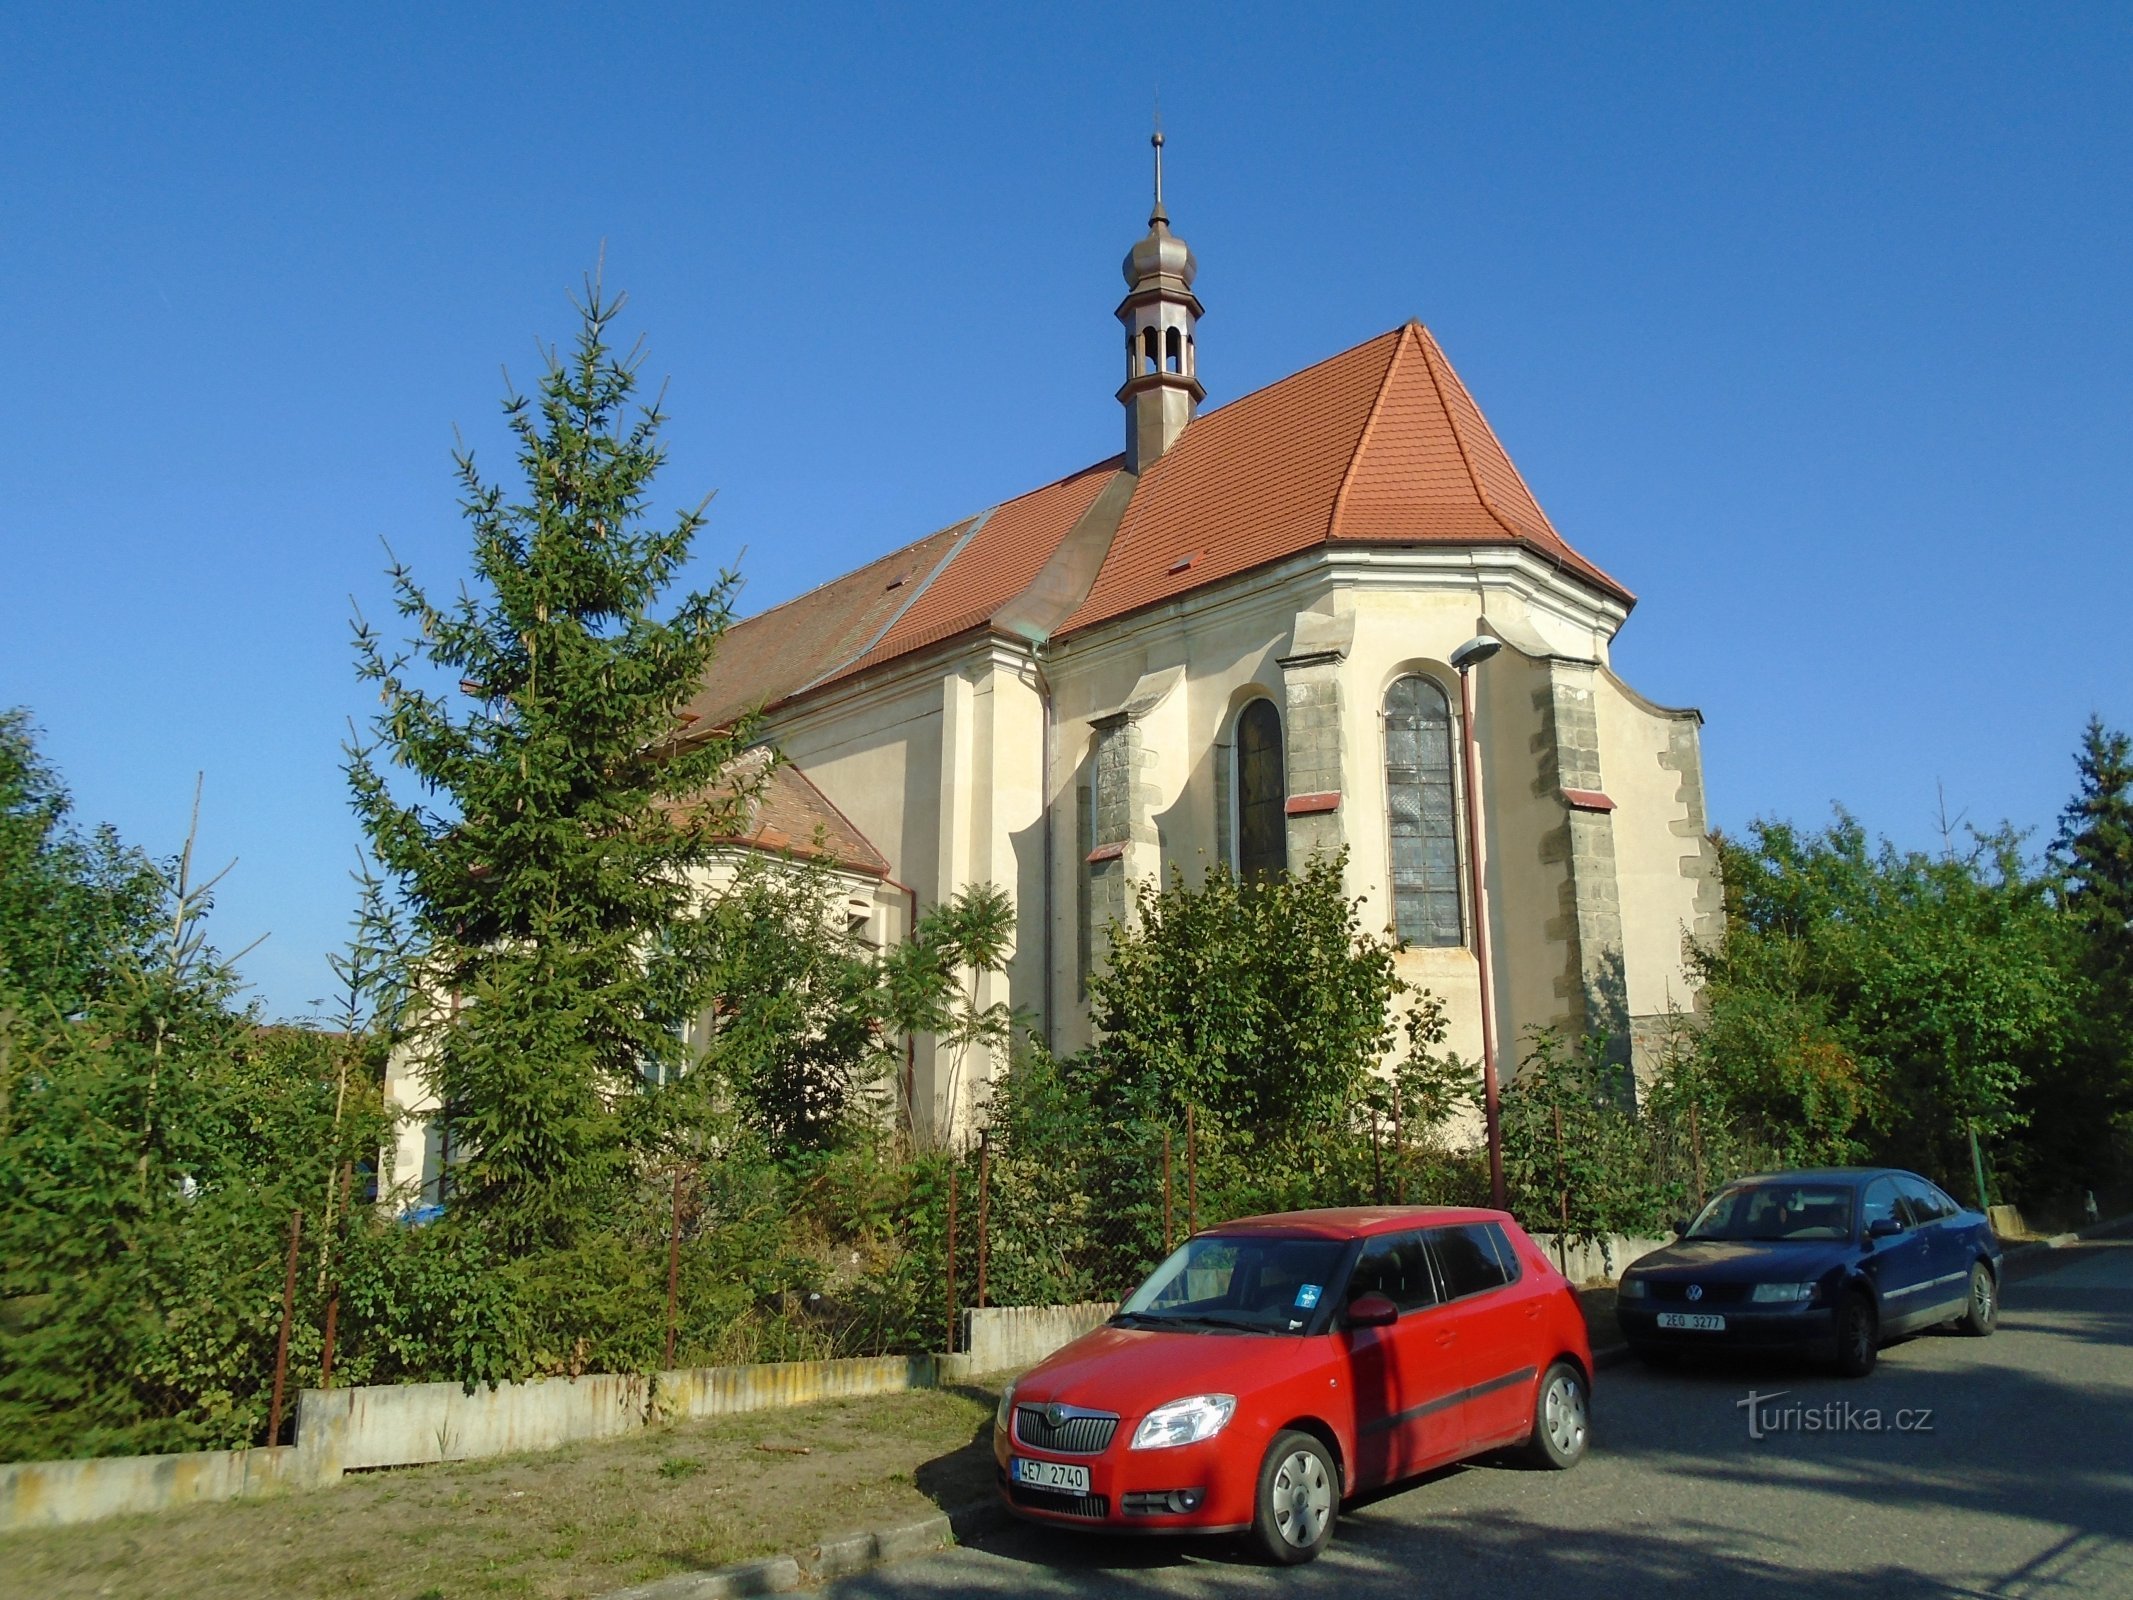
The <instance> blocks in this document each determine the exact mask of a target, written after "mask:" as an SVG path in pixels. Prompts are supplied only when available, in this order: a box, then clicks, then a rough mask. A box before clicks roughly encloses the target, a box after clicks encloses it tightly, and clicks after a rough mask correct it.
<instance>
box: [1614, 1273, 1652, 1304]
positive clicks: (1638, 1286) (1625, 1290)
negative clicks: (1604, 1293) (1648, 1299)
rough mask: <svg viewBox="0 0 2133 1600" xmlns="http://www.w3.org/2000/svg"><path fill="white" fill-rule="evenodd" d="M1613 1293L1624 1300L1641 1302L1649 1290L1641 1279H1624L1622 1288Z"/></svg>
mask: <svg viewBox="0 0 2133 1600" xmlns="http://www.w3.org/2000/svg"><path fill="white" fill-rule="evenodd" d="M1615 1292H1616V1293H1617V1294H1619V1295H1620V1296H1621V1297H1622V1298H1623V1299H1625V1300H1642V1299H1643V1298H1644V1297H1645V1296H1646V1295H1648V1294H1650V1293H1651V1290H1650V1289H1649V1288H1648V1287H1647V1286H1646V1285H1645V1282H1644V1280H1643V1279H1642V1278H1624V1279H1623V1280H1622V1287H1621V1288H1619V1289H1617V1290H1616V1291H1615Z"/></svg>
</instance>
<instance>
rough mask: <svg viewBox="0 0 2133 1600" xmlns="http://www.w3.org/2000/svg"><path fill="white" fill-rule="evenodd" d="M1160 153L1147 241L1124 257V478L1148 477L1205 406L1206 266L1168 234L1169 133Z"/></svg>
mask: <svg viewBox="0 0 2133 1600" xmlns="http://www.w3.org/2000/svg"><path fill="white" fill-rule="evenodd" d="M1149 143H1150V144H1152V145H1153V146H1154V147H1155V210H1154V211H1153V212H1152V213H1151V214H1150V215H1149V218H1148V234H1147V237H1146V238H1144V239H1142V240H1141V241H1140V243H1138V244H1136V245H1135V246H1134V247H1133V248H1132V250H1131V251H1129V252H1128V253H1127V255H1126V262H1125V268H1124V271H1125V274H1126V286H1127V287H1126V298H1125V299H1123V300H1121V301H1120V302H1119V303H1118V320H1119V321H1120V322H1122V323H1124V324H1125V328H1126V381H1125V384H1124V386H1123V387H1121V388H1120V389H1119V391H1118V398H1119V402H1120V403H1121V404H1122V405H1124V406H1125V408H1126V470H1127V471H1128V472H1135V473H1138V472H1145V471H1146V470H1147V469H1148V468H1149V467H1151V466H1152V465H1154V464H1155V462H1156V460H1157V458H1158V457H1160V456H1161V455H1162V453H1163V452H1164V451H1165V450H1168V449H1169V448H1170V447H1171V446H1172V445H1173V444H1175V443H1177V440H1178V435H1179V434H1181V433H1183V432H1184V431H1185V425H1186V424H1187V423H1189V422H1190V421H1192V419H1193V414H1194V413H1195V412H1196V411H1197V410H1198V409H1199V405H1200V402H1201V401H1202V400H1205V399H1206V398H1207V391H1206V389H1204V388H1202V387H1201V385H1200V379H1199V374H1198V370H1197V369H1198V364H1199V363H1198V352H1197V350H1196V349H1195V346H1194V335H1195V333H1196V331H1197V330H1198V327H1199V322H1200V317H1201V314H1202V311H1201V306H1200V302H1199V300H1198V299H1197V298H1196V297H1195V296H1194V294H1193V292H1192V280H1193V279H1194V277H1195V276H1197V275H1198V273H1199V270H1200V264H1199V263H1198V262H1197V261H1195V260H1194V259H1193V255H1192V251H1191V249H1190V248H1189V247H1188V246H1187V245H1186V243H1185V241H1184V240H1183V239H1180V238H1179V237H1178V236H1177V235H1176V234H1174V233H1172V232H1171V231H1170V217H1169V214H1168V213H1167V212H1165V211H1164V209H1163V131H1162V129H1160V128H1158V129H1157V130H1156V132H1155V136H1154V138H1152V139H1151V140H1149Z"/></svg>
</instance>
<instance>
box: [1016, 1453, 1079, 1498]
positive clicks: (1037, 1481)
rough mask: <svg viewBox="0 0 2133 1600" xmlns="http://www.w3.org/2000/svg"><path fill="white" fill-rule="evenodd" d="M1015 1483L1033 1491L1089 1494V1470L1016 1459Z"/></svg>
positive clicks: (1057, 1463) (1052, 1462)
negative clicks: (1043, 1490)
mask: <svg viewBox="0 0 2133 1600" xmlns="http://www.w3.org/2000/svg"><path fill="white" fill-rule="evenodd" d="M1013 1472H1014V1479H1015V1482H1017V1483H1019V1484H1022V1485H1024V1486H1025V1487H1027V1488H1031V1489H1052V1490H1056V1491H1057V1492H1058V1493H1060V1494H1087V1493H1088V1492H1089V1469H1088V1468H1087V1467H1070V1466H1068V1465H1067V1464H1066V1463H1065V1462H1064V1461H1027V1460H1024V1459H1023V1458H1022V1457H1021V1456H1016V1457H1015V1458H1014V1467H1013Z"/></svg>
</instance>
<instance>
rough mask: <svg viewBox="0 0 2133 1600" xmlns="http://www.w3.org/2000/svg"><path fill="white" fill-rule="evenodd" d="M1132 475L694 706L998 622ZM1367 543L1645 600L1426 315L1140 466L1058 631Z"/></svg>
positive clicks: (1073, 498) (781, 630) (800, 680)
mask: <svg viewBox="0 0 2133 1600" xmlns="http://www.w3.org/2000/svg"><path fill="white" fill-rule="evenodd" d="M1118 470H1119V461H1118V460H1117V459H1116V458H1114V459H1112V460H1110V461H1105V462H1100V463H1098V464H1097V465H1095V466H1092V467H1089V468H1086V469H1084V470H1083V471H1081V472H1077V473H1074V474H1073V475H1071V476H1069V477H1066V478H1062V479H1060V480H1059V481H1058V482H1056V483H1052V484H1047V485H1046V486H1045V487H1043V488H1041V489H1036V490H1032V491H1031V492H1030V493H1028V494H1025V495H1022V496H1020V497H1018V498H1016V499H1013V500H1009V501H1005V502H1003V503H1002V504H1000V505H998V506H995V507H994V508H993V509H992V510H991V511H989V512H987V513H985V514H983V515H981V516H978V517H973V518H970V519H968V520H967V521H964V522H959V523H956V524H954V525H953V526H951V527H947V528H943V529H942V530H941V531H940V532H938V533H935V534H932V535H929V536H928V537H927V538H924V539H921V540H919V541H918V543H916V544H913V545H907V546H906V547H905V548H903V549H902V550H899V551H897V552H895V553H894V554H893V555H889V556H885V557H883V558H882V559H881V560H879V561H876V562H874V563H873V564H871V565H870V566H866V567H862V568H861V569H860V570H859V571H857V572H854V573H850V574H847V575H846V576H845V577H842V578H839V579H837V580H835V581H834V582H832V583H828V584H825V585H823V586H822V587H821V588H819V589H816V590H813V591H812V592H810V593H808V594H804V595H801V596H800V597H799V598H798V599H795V600H790V601H787V602H786V603H785V604H783V605H781V606H776V607H773V608H772V609H771V610H769V611H766V612H763V613H761V614H760V615H758V616H755V617H751V618H749V619H747V620H746V621H745V622H742V623H739V624H737V625H736V626H735V627H734V628H733V629H732V630H731V631H730V632H729V633H728V634H727V635H726V639H725V642H724V643H723V644H722V645H721V647H720V649H719V653H718V658H717V660H716V662H715V663H714V664H713V666H712V668H711V671H710V672H709V673H708V674H707V675H706V677H705V680H704V687H703V690H702V692H700V693H699V694H698V695H697V696H696V698H695V699H694V700H692V701H691V702H690V706H689V709H690V710H691V711H692V712H694V713H695V714H696V715H697V716H698V717H699V718H700V719H701V720H702V725H703V726H704V727H707V728H708V727H714V726H718V725H720V724H723V723H725V722H727V721H730V720H731V719H732V718H733V717H734V716H735V715H737V714H738V713H739V712H740V711H742V710H743V709H745V708H747V707H749V706H752V705H763V706H770V705H776V704H778V703H780V702H782V701H785V700H789V699H792V698H794V697H795V696H797V695H799V694H801V693H804V692H805V691H807V690H809V689H812V688H815V687H818V686H820V685H822V684H826V683H830V682H834V681H836V680H838V679H840V678H844V677H846V676H849V675H851V674H854V673H858V672H863V671H866V670H868V669H870V668H873V667H877V666H880V665H882V664H884V663H886V662H889V661H893V660H896V659H898V658H899V657H902V656H905V655H909V654H912V653H914V652H917V651H921V650H924V649H926V648H928V647H929V646H932V645H936V644H939V643H941V642H943V641H945V640H948V639H952V638H956V637H958V636H960V635H963V634H967V633H971V632H974V631H976V630H979V629H982V628H985V627H986V626H988V625H989V624H990V623H991V622H992V621H993V620H994V619H995V618H997V617H999V616H1000V614H1001V613H1002V611H1003V610H1004V609H1005V608H1007V607H1008V606H1009V605H1010V604H1011V603H1012V602H1013V601H1015V600H1016V599H1017V597H1019V596H1021V595H1022V594H1023V592H1024V591H1025V590H1027V589H1028V588H1029V587H1030V585H1031V583H1032V582H1033V580H1034V579H1036V577H1037V575H1038V573H1039V571H1040V570H1041V569H1042V568H1043V567H1044V565H1045V563H1046V562H1047V561H1048V560H1049V559H1050V558H1051V556H1052V555H1053V553H1054V552H1055V551H1056V550H1057V549H1058V548H1059V545H1060V542H1061V541H1062V540H1063V539H1065V537H1066V535H1067V533H1068V532H1069V530H1071V529H1072V528H1073V527H1074V525H1075V522H1076V520H1077V519H1079V518H1080V517H1081V516H1082V514H1083V512H1085V511H1087V510H1088V509H1089V508H1090V506H1091V504H1092V502H1094V501H1095V499H1096V497H1097V495H1098V494H1099V493H1100V492H1101V491H1102V489H1103V487H1104V485H1105V484H1106V483H1108V482H1110V481H1111V479H1112V477H1113V476H1114V474H1115V473H1116V472H1117V471H1118ZM1356 544H1392V545H1426V544H1434V545H1450V546H1472V545H1515V546H1519V547H1522V548H1525V549H1527V550H1530V551H1532V552H1534V553H1535V554H1536V555H1539V556H1540V557H1542V558H1543V559H1544V560H1547V561H1549V562H1551V563H1553V564H1554V565H1555V566H1556V567H1558V568H1559V569H1561V570H1564V571H1566V572H1569V573H1571V574H1572V575H1574V576H1575V577H1577V578H1579V579H1580V580H1582V581H1583V582H1585V583H1586V584H1588V585H1590V586H1592V587H1593V588H1596V589H1598V590H1600V591H1601V592H1602V593H1603V594H1606V595H1608V596H1610V597H1612V598H1613V599H1615V600H1617V601H1619V602H1621V603H1622V604H1623V605H1630V604H1633V603H1634V599H1635V597H1634V596H1632V595H1631V594H1630V592H1629V590H1628V589H1626V588H1624V587H1623V586H1622V584H1621V583H1619V582H1618V581H1617V580H1615V579H1614V578H1612V577H1610V576H1609V575H1608V574H1607V573H1606V572H1604V571H1602V570H1601V569H1600V568H1599V567H1597V566H1595V565H1593V564H1592V563H1591V562H1590V561H1587V560H1586V559H1585V558H1584V557H1583V556H1581V555H1579V554H1578V553H1577V552H1576V551H1575V550H1573V549H1571V548H1570V546H1569V544H1568V543H1566V542H1565V541H1564V539H1563V537H1562V535H1561V534H1559V533H1558V532H1557V531H1556V529H1555V526H1554V524H1552V523H1551V522H1549V520H1548V517H1547V513H1545V512H1544V511H1542V510H1541V508H1540V503H1539V502H1538V501H1537V500H1535V499H1534V497H1533V493H1532V491H1531V490H1530V489H1528V488H1527V487H1526V483H1525V480H1524V479H1523V478H1521V477H1520V476H1519V474H1518V469H1517V468H1516V467H1514V466H1513V465H1512V464H1511V458H1510V456H1509V455H1508V454H1507V453H1506V452H1505V450H1504V448H1503V445H1502V444H1501V443H1500V442H1499V441H1498V440H1497V438H1496V435H1495V433H1494V431H1493V430H1492V429H1491V428H1490V427H1489V425H1488V422H1487V421H1486V420H1485V419H1484V418H1483V417H1482V415H1481V410H1480V408H1479V407H1478V406H1476V405H1475V404H1474V400H1473V397H1472V396H1471V395H1469V394H1468V393H1467V391H1466V386H1465V385H1464V384H1462V383H1461V382H1460V381H1459V375H1458V374H1457V373H1455V372H1454V371H1453V370H1452V365H1451V363H1450V362H1449V361H1448V360H1446V359H1445V356H1444V352H1443V351H1442V350H1441V349H1439V348H1438V346H1437V342H1436V340H1435V339H1434V338H1432V337H1431V336H1430V333H1429V331H1428V330H1427V329H1426V328H1424V327H1423V326H1422V325H1421V324H1420V323H1417V322H1410V323H1407V324H1406V325H1405V326H1403V327H1399V328H1395V329H1393V330H1392V331H1391V332H1390V333H1385V334H1381V335H1379V336H1378V337H1377V338H1375V339H1372V340H1370V341H1368V342H1367V343H1364V344H1360V345H1357V346H1356V347H1355V348H1354V349H1352V350H1348V351H1344V352H1343V353H1342V354H1340V355H1337V356H1334V357H1332V358H1331V359H1330V360H1326V361H1321V362H1319V363H1318V364H1317V365H1316V366H1312V367H1306V368H1305V369H1304V370H1303V371H1302V372H1299V373H1296V374H1294V375H1292V376H1290V377H1287V378H1283V379H1282V380H1280V381H1279V382H1278V383H1274V384H1270V385H1268V386H1267V387H1266V388H1264V389H1260V390H1258V391H1256V392H1255V393H1252V394H1249V395H1246V396H1244V397H1243V398H1242V399H1240V400H1234V401H1232V402H1230V403H1229V404H1228V405H1225V406H1222V407H1219V408H1218V409H1216V410H1213V411H1210V412H1208V413H1207V414H1206V415H1204V416H1202V417H1200V418H1198V419H1197V420H1195V421H1194V422H1193V423H1192V425H1191V426H1190V427H1188V428H1187V429H1186V430H1185V432H1184V433H1183V434H1182V435H1181V436H1180V437H1179V439H1178V441H1177V443H1176V444H1174V445H1173V446H1172V447H1171V448H1170V450H1169V451H1168V452H1167V453H1165V454H1164V455H1163V457H1162V458H1161V459H1160V460H1158V461H1157V462H1156V463H1155V464H1154V465H1153V466H1151V467H1150V468H1149V469H1148V471H1147V472H1146V473H1145V474H1143V475H1142V477H1141V480H1140V482H1139V483H1138V484H1137V485H1136V486H1135V487H1134V490H1133V495H1132V499H1131V500H1130V501H1129V502H1128V503H1127V505H1126V508H1125V513H1124V517H1123V519H1122V520H1121V521H1120V523H1119V526H1118V530H1117V532H1116V534H1115V535H1114V536H1113V537H1112V539H1111V541H1110V546H1109V549H1108V550H1107V551H1106V552H1105V554H1104V557H1103V560H1102V562H1101V565H1100V566H1099V567H1098V569H1097V571H1096V575H1095V579H1094V582H1093V583H1092V584H1091V585H1090V587H1089V590H1088V593H1087V594H1086V596H1084V597H1083V598H1082V600H1081V602H1080V603H1079V605H1078V606H1075V607H1074V608H1073V609H1072V611H1071V614H1070V615H1068V616H1067V617H1066V619H1065V620H1064V621H1063V622H1062V623H1061V624H1060V625H1059V626H1058V627H1057V629H1055V630H1054V631H1055V633H1057V634H1066V633H1071V632H1074V631H1076V630H1078V629H1082V628H1088V627H1092V626H1094V625H1096V624H1097V623H1101V622H1105V621H1109V620H1110V619H1112V618H1115V617H1119V616H1123V615H1125V614H1126V613H1128V612H1132V611H1137V610H1140V609H1141V608H1143V607H1146V606H1150V605H1156V604H1159V603H1161V602H1163V601H1167V600H1173V599H1176V598H1177V597H1179V596H1181V595H1184V594H1187V593H1190V592H1191V591H1193V590H1196V589H1201V588H1205V587H1207V586H1208V585H1210V584H1214V583H1219V582H1221V581H1222V580H1223V579H1225V578H1231V577H1235V576H1237V575H1238V574H1240V573H1244V572H1248V571H1251V570H1252V569H1254V568H1257V567H1262V566H1267V565H1269V564H1271V563H1273V562H1277V561H1282V560H1285V559H1287V558H1289V557H1291V556H1295V555H1299V554H1302V553H1303V552H1305V551H1307V550H1311V549H1315V548H1319V547H1323V546H1328V545H1356ZM1055 614H1056V613H1055Z"/></svg>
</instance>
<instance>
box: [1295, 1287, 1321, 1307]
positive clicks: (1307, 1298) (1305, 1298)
mask: <svg viewBox="0 0 2133 1600" xmlns="http://www.w3.org/2000/svg"><path fill="white" fill-rule="evenodd" d="M1317 1304H1318V1285H1317V1284H1315V1283H1307V1284H1305V1285H1304V1286H1303V1287H1302V1288H1300V1289H1298V1290H1297V1291H1296V1308H1297V1309H1298V1310H1299V1311H1309V1310H1310V1309H1311V1308H1312V1307H1313V1306H1315V1305H1317Z"/></svg>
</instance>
